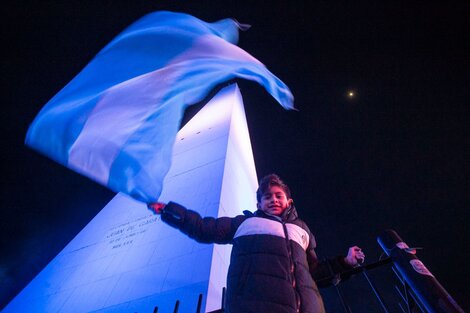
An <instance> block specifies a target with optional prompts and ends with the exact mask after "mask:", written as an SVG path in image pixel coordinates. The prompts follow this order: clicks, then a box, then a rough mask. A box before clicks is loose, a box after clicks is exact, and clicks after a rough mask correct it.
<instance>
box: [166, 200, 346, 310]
mask: <svg viewBox="0 0 470 313" xmlns="http://www.w3.org/2000/svg"><path fill="white" fill-rule="evenodd" d="M162 220H163V221H164V222H166V223H168V224H170V225H171V226H173V227H176V228H178V229H180V230H181V231H182V232H183V233H185V234H187V235H188V236H189V237H191V238H194V239H195V240H197V241H198V242H203V243H219V244H226V243H231V244H233V249H232V255H231V261H230V267H229V271H228V277H227V302H226V312H228V313H251V312H253V313H294V312H302V313H322V312H325V309H324V307H323V301H322V299H321V296H320V293H319V291H318V287H317V284H316V283H315V281H314V279H315V280H322V281H325V278H327V277H331V276H332V274H336V273H340V272H342V271H345V270H348V269H350V266H348V265H347V264H345V263H344V258H343V257H337V258H335V259H332V260H328V261H325V262H319V260H318V259H317V256H316V254H315V250H314V248H315V246H316V244H315V239H314V237H313V235H312V234H311V233H310V230H309V229H308V227H307V225H306V224H305V223H304V222H303V221H302V220H301V219H299V218H298V216H297V211H296V210H295V208H294V207H291V208H289V209H288V210H286V211H285V212H284V214H283V216H282V217H277V216H269V215H266V214H265V213H264V212H262V211H259V210H258V211H256V212H255V213H254V214H253V213H251V212H246V214H245V215H239V216H236V217H233V218H230V217H220V218H211V217H206V218H201V216H200V215H199V214H198V213H196V212H194V211H190V210H187V209H185V208H184V207H182V206H181V205H179V204H176V203H174V202H170V203H169V204H167V205H166V206H165V209H164V210H163V212H162ZM312 277H313V278H314V279H312ZM326 281H328V282H329V281H330V280H329V279H328V280H326ZM327 284H328V283H327Z"/></svg>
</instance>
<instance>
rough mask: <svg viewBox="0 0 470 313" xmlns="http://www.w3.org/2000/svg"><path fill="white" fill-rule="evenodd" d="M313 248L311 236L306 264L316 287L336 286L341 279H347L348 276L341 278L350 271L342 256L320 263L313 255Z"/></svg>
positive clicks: (313, 241) (314, 254)
mask: <svg viewBox="0 0 470 313" xmlns="http://www.w3.org/2000/svg"><path fill="white" fill-rule="evenodd" d="M315 247H316V244H315V239H314V237H313V235H311V240H310V243H309V246H308V248H307V262H308V266H309V269H310V274H311V275H312V277H313V279H314V280H315V282H316V283H317V285H318V287H327V286H331V285H333V284H335V285H336V284H337V283H339V281H340V280H341V279H347V278H349V276H341V273H343V272H346V271H348V270H350V269H352V267H351V266H350V265H348V264H347V263H346V262H345V261H344V257H343V256H337V257H335V258H331V259H325V260H321V261H320V260H318V257H317V254H316V253H315Z"/></svg>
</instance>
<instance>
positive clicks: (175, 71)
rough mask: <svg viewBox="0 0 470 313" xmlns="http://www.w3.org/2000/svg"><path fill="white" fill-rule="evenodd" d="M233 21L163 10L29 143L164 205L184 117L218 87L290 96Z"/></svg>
mask: <svg viewBox="0 0 470 313" xmlns="http://www.w3.org/2000/svg"><path fill="white" fill-rule="evenodd" d="M242 27H243V25H240V24H239V23H237V22H236V21H235V20H232V19H223V20H220V21H217V22H214V23H206V22H204V21H201V20H199V19H197V18H195V17H193V16H191V15H188V14H183V13H174V12H167V11H160V12H154V13H150V14H148V15H146V16H144V17H142V18H141V19H139V20H137V21H136V22H135V23H133V24H132V25H130V26H129V27H128V28H127V29H125V30H124V31H123V32H122V33H121V34H119V35H118V36H117V37H116V38H115V39H113V40H112V41H111V42H110V43H109V44H108V45H107V46H105V47H104V48H103V49H102V50H101V51H100V52H99V53H98V54H97V55H96V56H95V57H94V59H93V60H92V61H91V62H90V63H89V64H88V65H87V66H86V67H85V68H84V69H83V70H82V71H81V72H80V73H79V74H78V75H77V76H76V77H75V78H74V79H72V81H70V82H69V83H68V84H67V85H66V86H65V87H64V88H63V89H62V90H60V92H59V93H57V94H56V95H55V96H54V97H53V98H52V99H51V100H50V101H49V102H48V103H47V104H46V105H45V106H44V107H43V108H42V110H41V111H40V112H39V114H38V115H37V117H36V118H35V119H34V121H33V122H32V124H31V126H30V127H29V129H28V132H27V135H26V140H25V142H26V145H28V146H29V147H31V148H33V149H35V150H37V151H39V152H40V153H42V154H44V155H46V156H47V157H50V158H52V159H53V160H55V161H57V162H59V163H61V164H63V165H64V166H66V167H68V168H70V169H72V170H74V171H76V172H78V173H81V174H83V175H85V176H87V177H89V178H91V179H93V180H94V181H96V182H98V183H100V184H103V185H105V186H107V187H108V188H110V189H111V190H113V191H115V192H123V193H125V194H128V195H130V196H132V197H133V198H135V199H137V200H140V201H143V202H146V203H149V202H155V201H157V200H158V197H159V196H160V193H161V190H162V182H163V179H164V177H165V175H166V174H167V172H168V170H169V168H170V164H171V155H172V147H173V143H174V140H175V137H176V134H177V132H178V130H179V127H180V123H181V119H182V117H183V114H184V110H185V109H186V108H187V107H188V106H189V105H192V104H196V103H198V102H200V101H202V100H204V99H205V98H206V96H208V95H209V93H210V92H211V91H212V90H213V89H214V88H215V87H216V86H217V85H219V84H221V83H224V82H227V81H229V80H232V79H234V78H243V79H248V80H252V81H256V82H258V83H259V84H261V85H262V86H263V87H264V88H265V89H266V90H267V91H268V92H269V93H270V94H271V95H272V96H273V97H274V98H275V99H276V100H277V101H278V102H279V103H280V104H281V105H282V106H283V107H284V108H286V109H292V108H293V96H292V94H291V92H290V91H289V88H288V87H287V86H286V85H285V84H284V83H283V82H282V81H280V80H279V79H278V78H277V77H276V76H274V75H273V74H272V73H271V72H270V71H269V70H268V69H267V68H266V67H265V66H264V65H263V64H262V63H261V62H259V61H258V60H257V59H255V58H254V57H252V56H251V55H250V54H248V53H247V52H245V51H244V50H242V49H240V48H239V47H237V46H236V43H237V41H238V30H239V29H240V28H242Z"/></svg>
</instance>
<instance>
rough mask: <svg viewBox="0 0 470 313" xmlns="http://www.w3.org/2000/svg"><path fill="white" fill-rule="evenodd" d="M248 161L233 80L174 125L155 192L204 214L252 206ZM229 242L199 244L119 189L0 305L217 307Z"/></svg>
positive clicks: (40, 308)
mask: <svg viewBox="0 0 470 313" xmlns="http://www.w3.org/2000/svg"><path fill="white" fill-rule="evenodd" d="M256 188H257V181H256V172H255V165H254V161H253V156H252V150H251V145H250V139H249V134H248V129H247V125H246V120H245V115H244V111H243V103H242V99H241V96H240V92H239V90H238V88H237V87H236V85H232V86H229V87H227V88H225V89H223V90H221V91H220V92H219V93H218V94H217V95H216V96H215V97H214V99H212V101H210V102H209V103H208V104H207V105H206V106H205V107H204V108H202V110H201V111H200V112H199V113H198V114H197V115H196V116H195V117H194V118H193V119H192V120H191V121H189V122H188V124H187V125H185V127H184V128H183V129H182V130H181V131H180V132H179V133H178V135H177V140H176V142H175V146H174V149H173V163H172V166H171V168H170V171H169V172H168V175H167V176H166V177H165V181H164V188H163V191H162V196H161V200H162V201H165V202H167V201H169V200H174V201H177V202H179V203H181V204H184V205H186V206H188V207H190V208H192V209H194V210H196V211H198V212H200V213H201V215H208V216H221V215H228V216H234V215H237V214H240V213H241V210H243V209H254V208H255V205H256V204H255V197H254V194H255V191H256ZM230 251H231V246H229V245H220V246H219V245H207V244H206V245H204V244H199V243H196V242H195V241H193V240H191V239H189V238H187V237H186V236H184V235H183V234H181V233H180V232H179V231H177V230H175V229H173V228H171V227H169V226H168V225H166V224H163V223H162V222H161V221H160V220H159V216H156V215H153V214H151V213H150V211H149V210H147V208H146V206H145V205H144V204H143V203H141V202H139V201H136V200H134V199H132V198H130V197H128V196H126V195H124V194H117V195H116V196H115V197H114V198H113V199H112V200H111V201H110V202H109V203H108V204H107V205H106V206H105V207H104V208H103V210H102V211H101V212H100V213H99V214H98V215H97V216H96V217H95V218H94V219H93V220H92V221H91V222H90V223H89V224H88V225H87V226H86V227H85V228H84V229H83V230H82V231H81V232H80V233H79V234H78V235H77V236H76V237H75V238H74V239H73V240H72V241H71V242H70V243H69V244H68V245H67V246H66V247H65V248H64V250H63V251H61V253H60V254H59V255H58V256H57V257H56V258H55V259H54V260H53V261H52V262H51V263H49V264H48V266H47V267H46V268H45V269H44V270H43V271H42V272H41V273H40V274H39V275H38V276H37V277H36V278H35V279H34V280H33V281H31V283H30V284H29V285H28V286H27V287H26V288H25V289H24V290H23V291H22V292H21V293H20V294H19V295H18V296H17V297H16V298H14V299H13V300H12V302H11V303H9V304H8V306H7V307H6V308H5V309H4V311H3V312H4V313H10V312H15V313H16V312H38V313H39V312H41V313H42V312H59V313H61V312H100V313H103V312H152V311H153V308H154V307H155V306H158V307H159V312H173V308H174V305H175V302H176V300H180V312H193V311H195V308H196V305H197V301H198V296H199V294H203V295H204V302H203V306H202V309H203V311H204V312H207V311H212V310H216V309H219V308H220V304H221V293H222V287H224V286H225V279H226V273H227V269H228V263H229V258H230Z"/></svg>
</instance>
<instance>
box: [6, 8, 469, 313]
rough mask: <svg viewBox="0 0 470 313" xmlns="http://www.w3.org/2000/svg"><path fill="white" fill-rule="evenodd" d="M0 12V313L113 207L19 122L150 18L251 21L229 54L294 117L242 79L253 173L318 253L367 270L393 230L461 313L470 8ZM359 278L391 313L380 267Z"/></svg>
mask: <svg viewBox="0 0 470 313" xmlns="http://www.w3.org/2000/svg"><path fill="white" fill-rule="evenodd" d="M11 2H12V3H9V4H4V5H2V12H3V14H2V24H4V25H2V33H3V34H2V41H3V45H2V46H3V49H2V54H3V57H2V76H1V79H2V86H3V88H2V89H3V92H2V95H3V96H2V107H1V108H2V114H1V123H0V125H1V128H2V129H1V136H2V146H3V148H2V153H1V155H2V160H3V161H2V175H1V186H2V188H1V207H0V208H1V209H0V212H1V215H0V225H1V235H0V238H1V240H0V242H1V247H0V248H1V250H0V251H1V254H0V266H1V267H0V284H1V285H0V308H1V307H3V306H4V305H5V304H6V303H8V301H10V300H11V299H12V297H14V296H15V295H16V294H17V293H18V292H19V291H20V290H21V289H22V288H24V287H25V286H26V284H27V283H28V282H29V281H30V280H31V279H32V278H33V277H34V276H35V275H36V274H37V273H39V271H41V270H42V268H43V267H44V266H45V265H46V264H47V263H48V262H49V261H50V260H52V259H53V258H54V257H55V256H56V255H57V254H58V253H59V252H60V251H61V250H62V249H63V248H64V247H65V245H66V244H67V243H68V242H69V241H70V240H72V239H73V237H74V236H75V235H77V234H78V232H79V231H80V230H81V229H82V228H83V227H84V226H85V225H86V224H87V223H88V222H89V221H90V220H91V219H92V218H93V217H94V216H95V215H96V214H97V213H98V212H99V211H100V210H101V209H102V208H103V207H104V206H105V205H106V203H107V202H108V201H110V200H111V199H112V197H113V196H114V193H113V192H112V191H110V190H108V189H106V188H105V187H103V186H100V185H98V184H96V183H94V182H93V181H91V180H89V179H88V178H86V177H84V176H81V175H79V174H77V173H75V172H72V171H71V170H69V169H67V168H65V167H63V166H61V165H59V164H57V163H55V162H54V161H52V160H50V159H48V158H46V157H44V156H42V155H40V154H38V153H37V152H35V151H33V150H31V149H29V148H27V147H26V146H24V138H25V134H26V131H27V128H28V126H29V124H30V123H31V122H32V120H33V119H34V117H35V116H36V114H37V113H38V112H39V110H40V109H41V108H42V106H43V105H44V104H45V103H46V102H47V101H48V100H49V99H50V98H52V97H53V96H54V95H55V94H56V93H57V92H58V91H59V90H60V89H61V88H62V87H64V86H65V85H66V84H67V83H68V82H69V81H70V80H71V79H72V78H73V77H74V76H75V75H77V74H78V73H79V71H80V70H81V69H82V68H83V67H84V66H85V65H86V64H87V63H88V62H89V61H90V60H91V59H92V58H93V57H94V56H95V55H96V54H97V53H98V52H99V51H100V50H101V49H102V48H103V47H104V46H105V45H106V44H107V43H108V42H110V41H111V40H112V39H113V38H114V37H115V36H116V35H117V34H118V33H120V32H121V31H122V30H124V28H125V27H127V26H128V25H130V24H131V23H132V22H134V21H136V20H137V19H139V18H140V17H142V16H143V15H145V14H147V13H150V12H153V11H158V10H169V11H178V12H185V13H189V14H192V15H194V16H196V17H198V18H200V19H202V20H204V21H207V22H213V21H216V20H219V19H222V18H228V17H232V18H235V19H237V20H238V21H239V22H241V23H247V24H250V25H252V27H251V29H249V30H248V31H246V32H241V34H240V41H239V46H240V47H241V48H243V49H244V50H246V51H247V52H249V53H250V54H252V55H253V56H255V57H256V58H258V59H259V60H260V61H261V62H263V63H264V64H265V65H266V66H267V67H268V68H269V69H270V70H271V71H272V72H273V73H274V74H275V75H276V76H278V77H279V78H280V79H281V80H283V81H284V82H285V83H286V84H287V85H288V86H289V87H290V88H291V91H292V93H293V94H294V97H295V106H296V108H297V109H298V110H299V111H286V110H284V109H282V108H281V106H280V105H279V104H278V103H277V102H276V101H275V100H274V99H273V98H271V96H270V95H269V94H268V93H267V92H266V91H265V90H264V89H263V88H262V87H260V86H259V85H257V84H256V83H253V82H248V81H239V86H240V88H241V93H242V96H243V98H244V103H245V110H246V114H247V120H248V127H249V130H250V136H251V140H252V146H253V152H254V158H255V164H256V167H257V174H258V177H259V178H260V177H261V176H263V175H265V174H268V173H271V172H275V173H278V174H279V175H280V176H281V177H282V178H283V179H284V180H285V181H286V182H287V183H288V184H289V186H290V187H291V189H292V193H293V195H292V196H293V199H294V201H295V203H296V206H297V209H298V211H299V214H300V216H301V217H302V218H303V219H304V220H305V221H306V222H307V224H308V225H309V226H310V228H311V230H312V232H313V233H314V234H315V235H316V239H317V243H318V250H317V252H318V254H319V255H320V256H321V257H327V256H335V255H338V254H344V253H346V251H347V248H348V247H349V246H352V245H359V246H360V247H361V248H363V250H364V251H365V253H366V263H372V262H375V261H377V260H378V259H379V258H380V257H381V255H382V250H381V248H380V246H379V245H378V243H377V236H378V235H379V234H380V233H381V232H382V231H384V230H385V229H394V230H395V231H397V233H398V234H399V235H400V236H401V237H402V238H403V239H404V241H405V242H406V243H408V245H409V246H413V247H423V248H424V249H423V250H419V251H418V254H417V256H418V257H419V258H420V260H421V261H423V263H424V264H425V265H426V266H427V268H428V269H429V270H430V271H431V272H432V273H433V274H434V275H435V277H436V278H437V279H438V281H439V282H440V283H441V284H442V285H443V286H444V287H445V289H446V290H447V291H448V292H449V293H450V294H451V295H452V296H453V297H454V299H455V300H456V301H457V302H458V303H459V304H460V306H461V307H462V308H463V309H464V310H468V309H469V308H470V292H469V291H468V290H469V288H468V285H469V283H470V280H469V277H470V273H469V270H468V268H469V267H468V263H469V256H470V251H469V250H470V249H469V246H470V245H469V236H470V231H469V230H468V226H467V224H468V223H469V222H470V221H469V218H468V216H469V214H468V213H467V210H468V209H469V208H470V201H469V196H468V194H469V191H470V184H469V177H470V171H469V169H470V167H469V156H470V155H469V133H470V131H469V130H470V127H469V122H468V121H469V118H470V114H469V113H470V109H469V106H468V104H469V100H468V89H469V60H470V57H469V55H470V54H469V52H470V49H469V43H470V40H469V36H468V33H469V30H470V23H469V20H470V19H469V16H470V2H468V1H442V2H433V1H427V2H413V3H409V2H410V1H409V2H406V4H405V3H403V4H402V3H399V2H397V1H393V2H392V1H390V2H384V1H361V2H360V3H356V2H357V1H349V2H348V3H345V2H334V1H324V2H318V1H313V2H310V1H291V2H287V1H282V2H271V1H265V3H264V4H261V3H262V2H261V1H251V2H252V3H250V2H249V1H36V2H33V1H31V3H30V4H26V3H27V2H29V1H18V2H13V1H11ZM20 3H21V4H20ZM253 3H259V4H256V5H254V4H253ZM268 3H270V4H268ZM273 3H275V4H273ZM307 3H308V4H309V5H307ZM350 90H352V91H354V92H355V96H354V97H353V98H349V97H348V96H347V94H348V92H349V91H350ZM197 109H198V107H192V108H191V109H190V110H189V111H188V114H187V118H189V117H190V116H191V115H192V114H194V113H195V112H196V111H197ZM253 210H254V208H253ZM370 276H371V277H372V279H374V280H375V281H376V283H377V284H378V286H379V288H380V289H381V290H382V291H383V293H384V296H385V299H386V300H387V301H388V303H387V304H388V305H389V306H390V307H391V308H393V309H392V312H400V311H399V309H398V307H397V304H396V302H397V301H398V300H397V296H396V293H395V292H394V291H393V288H392V285H393V284H394V283H395V284H396V283H397V282H396V281H394V276H392V275H390V274H389V272H388V268H381V269H377V270H374V271H372V272H371V273H370ZM387 281H388V283H387ZM341 290H342V292H343V293H344V295H345V297H346V299H347V301H348V303H349V304H350V306H351V309H352V310H353V312H381V310H380V307H379V306H378V304H377V302H376V300H375V298H374V297H373V295H372V292H371V291H370V289H368V287H367V283H366V281H365V279H364V278H363V277H362V276H357V277H354V278H353V279H351V280H350V281H348V282H346V283H345V284H344V285H343V286H342V288H341ZM323 292H324V297H325V301H326V303H327V304H328V305H329V307H330V309H329V312H342V311H341V309H340V307H339V305H338V301H337V299H336V297H335V290H334V288H328V289H324V290H323Z"/></svg>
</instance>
